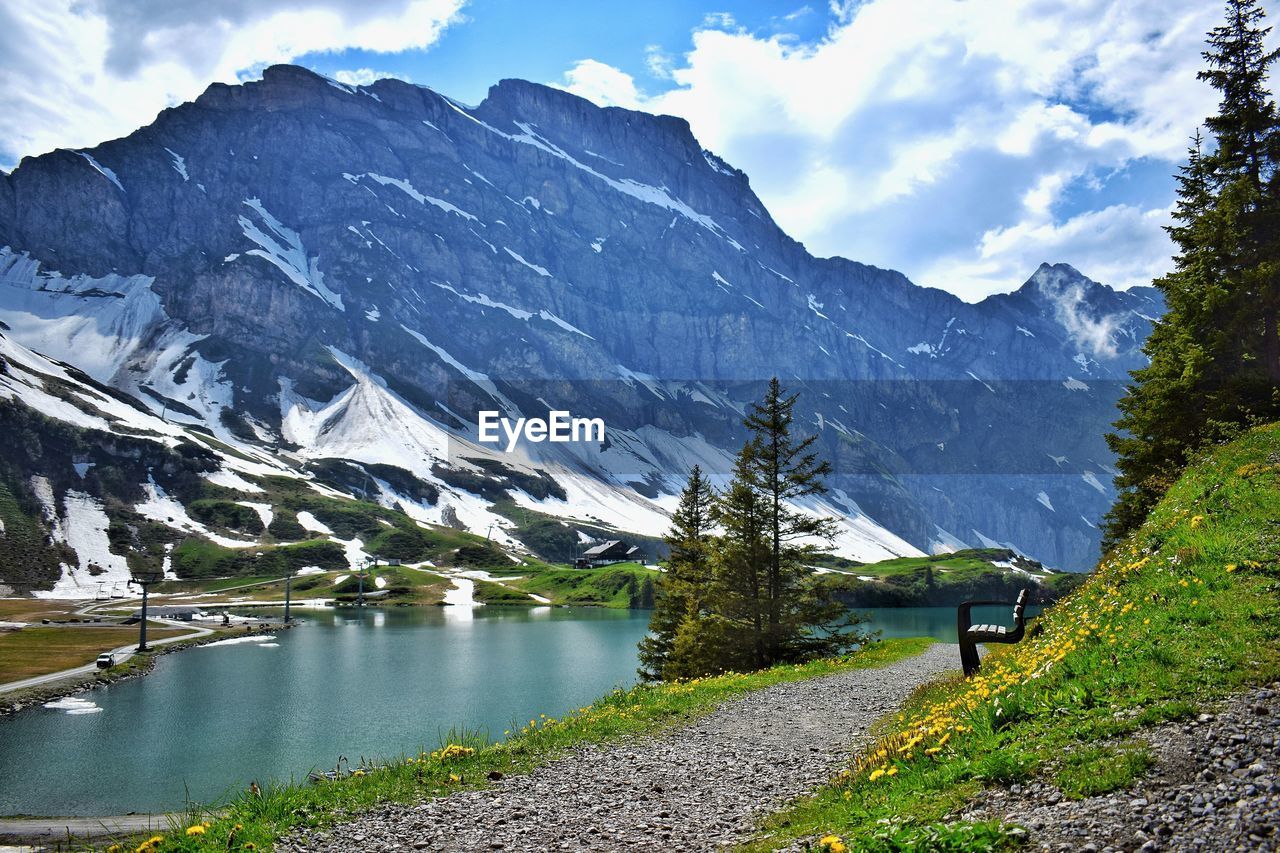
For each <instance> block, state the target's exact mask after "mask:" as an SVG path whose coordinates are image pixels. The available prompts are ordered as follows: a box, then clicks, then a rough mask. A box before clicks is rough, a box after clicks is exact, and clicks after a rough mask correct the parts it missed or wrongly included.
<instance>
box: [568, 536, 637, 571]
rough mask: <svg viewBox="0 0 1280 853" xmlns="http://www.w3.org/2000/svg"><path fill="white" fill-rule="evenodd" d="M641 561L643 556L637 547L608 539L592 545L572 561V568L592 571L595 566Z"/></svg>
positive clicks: (619, 540)
mask: <svg viewBox="0 0 1280 853" xmlns="http://www.w3.org/2000/svg"><path fill="white" fill-rule="evenodd" d="M643 559H644V554H642V553H641V551H640V548H639V546H636V545H629V544H627V543H626V542H623V541H622V540H621V539H610V540H609V541H608V542H601V543H600V544H599V545H592V546H591V547H590V548H588V549H587V550H585V551H583V552H582V556H581V557H579V558H578V559H577V560H575V561H574V566H576V567H577V568H579V569H593V568H595V567H596V566H608V565H611V564H613V563H627V562H631V561H633V560H634V561H637V562H639V561H641V560H643Z"/></svg>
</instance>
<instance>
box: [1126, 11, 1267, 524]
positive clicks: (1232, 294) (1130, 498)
mask: <svg viewBox="0 0 1280 853" xmlns="http://www.w3.org/2000/svg"><path fill="white" fill-rule="evenodd" d="M1262 20H1263V12H1262V10H1261V9H1260V8H1258V6H1257V2H1256V0H1230V2H1228V3H1227V10H1226V20H1225V22H1224V23H1223V24H1222V25H1221V26H1219V27H1216V28H1214V30H1213V31H1211V32H1210V33H1209V39H1208V46H1209V49H1208V50H1206V51H1205V53H1204V57H1205V60H1206V63H1207V68H1206V70H1204V71H1202V72H1201V73H1200V74H1199V77H1200V79H1203V80H1206V81H1208V82H1209V84H1210V85H1212V86H1213V87H1214V88H1216V89H1217V90H1218V91H1219V92H1220V93H1221V102H1220V104H1219V109H1218V112H1217V114H1216V115H1214V116H1212V117H1210V118H1209V119H1207V120H1206V122H1205V124H1206V126H1207V128H1208V129H1209V131H1210V133H1211V134H1212V137H1213V138H1212V150H1209V151H1205V150H1204V145H1203V142H1202V140H1201V138H1200V136H1199V134H1197V136H1196V138H1195V139H1194V140H1193V144H1192V147H1191V149H1190V151H1189V152H1188V159H1187V164H1186V166H1184V167H1183V168H1182V170H1181V174H1180V175H1179V177H1178V204H1177V207H1176V209H1175V211H1174V219H1175V223H1174V225H1172V226H1170V227H1169V228H1168V229H1167V230H1168V232H1169V235H1170V237H1172V239H1173V241H1174V242H1175V243H1176V244H1177V246H1178V254H1177V256H1176V258H1175V259H1174V260H1175V267H1174V270H1173V271H1172V272H1170V273H1169V274H1168V275H1166V276H1164V277H1162V278H1160V279H1157V280H1156V281H1155V282H1154V284H1155V286H1156V287H1157V288H1159V289H1160V291H1161V292H1162V293H1163V294H1164V297H1165V304H1166V313H1165V316H1164V317H1163V318H1162V319H1161V320H1160V321H1159V322H1158V323H1156V324H1155V326H1154V328H1153V329H1152V333H1151V336H1150V337H1149V338H1148V339H1147V342H1146V344H1145V346H1144V350H1145V352H1146V353H1147V355H1148V356H1149V357H1150V359H1151V362H1150V364H1149V365H1148V366H1147V367H1145V368H1142V369H1141V370H1137V371H1135V372H1134V374H1133V377H1134V382H1133V384H1132V385H1131V386H1130V388H1129V389H1128V392H1127V393H1126V395H1125V397H1124V398H1123V399H1122V400H1121V401H1120V404H1119V406H1120V411H1121V417H1120V419H1119V420H1118V421H1117V422H1116V424H1115V425H1116V427H1117V431H1116V432H1115V433H1113V434H1111V435H1108V436H1107V441H1108V443H1109V444H1110V446H1111V448H1112V450H1114V451H1115V452H1116V454H1117V457H1118V462H1117V465H1118V467H1119V469H1120V475H1119V476H1118V477H1117V478H1116V485H1117V487H1118V488H1119V489H1120V496H1119V498H1118V500H1117V502H1116V505H1115V507H1114V508H1113V509H1112V511H1111V513H1110V514H1109V515H1108V518H1107V529H1106V537H1105V542H1104V544H1106V545H1108V546H1109V545H1111V544H1114V543H1115V542H1116V541H1118V540H1119V539H1120V538H1122V537H1123V536H1124V535H1125V534H1126V533H1128V532H1129V531H1130V530H1133V529H1134V528H1136V527H1137V526H1138V525H1139V524H1141V523H1142V520H1143V519H1144V518H1145V517H1146V514H1147V513H1148V512H1149V511H1150V509H1151V507H1152V506H1154V505H1155V503H1156V501H1158V500H1159V499H1160V497H1161V496H1162V495H1163V494H1164V492H1165V491H1166V490H1167V489H1168V487H1169V486H1170V485H1171V484H1172V483H1173V481H1174V480H1175V479H1176V478H1177V476H1178V473H1179V472H1180V471H1181V470H1182V468H1183V467H1184V466H1185V465H1186V463H1187V461H1188V458H1189V456H1190V454H1192V453H1194V452H1195V451H1196V449H1197V448H1199V447H1201V446H1203V445H1205V444H1206V443H1210V442H1214V441H1219V440H1222V439H1224V438H1226V437H1229V436H1230V435H1232V434H1233V433H1234V432H1236V431H1238V430H1239V429H1240V428H1241V427H1243V426H1247V425H1248V424H1250V423H1252V422H1254V421H1256V420H1260V419H1275V418H1276V417H1277V416H1280V398H1278V397H1277V391H1278V390H1280V322H1278V321H1280V179H1278V177H1277V166H1278V165H1280V119H1278V117H1277V109H1276V105H1275V101H1274V100H1273V98H1272V97H1271V94H1270V93H1269V92H1268V90H1267V88H1266V83H1267V76H1268V71H1269V68H1270V66H1271V65H1272V64H1273V63H1274V62H1275V60H1276V58H1277V55H1278V54H1277V52H1276V51H1267V50H1266V48H1265V38H1266V35H1267V33H1268V32H1269V31H1270V28H1269V27H1264V26H1262Z"/></svg>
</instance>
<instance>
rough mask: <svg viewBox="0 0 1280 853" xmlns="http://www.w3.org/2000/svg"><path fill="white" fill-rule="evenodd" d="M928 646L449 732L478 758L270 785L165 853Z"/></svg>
mask: <svg viewBox="0 0 1280 853" xmlns="http://www.w3.org/2000/svg"><path fill="white" fill-rule="evenodd" d="M931 643H932V641H931V640H928V639H909V640H886V641H884V642H881V643H876V644H874V645H872V646H870V647H868V648H867V649H865V650H863V651H860V652H857V653H855V654H853V655H851V656H849V657H847V658H842V659H836V660H821V661H815V662H813V663H809V664H804V665H800V666H781V667H776V668H774V669H769V670H765V671H763V672H755V673H748V674H727V675H723V676H717V677H714V678H705V679H699V680H695V681H690V682H679V683H673V684H659V685H640V686H636V687H633V688H631V689H629V690H621V689H619V690H614V691H613V692H612V693H609V694H608V695H606V696H604V697H602V698H600V699H598V700H597V701H596V702H594V703H593V704H592V705H590V706H589V707H586V708H580V709H578V710H577V711H576V712H574V713H572V714H569V715H566V716H565V717H564V718H562V719H550V718H545V717H542V716H536V717H535V718H534V719H530V720H529V721H528V723H525V724H523V725H522V726H521V727H518V728H517V729H516V730H514V731H511V732H507V733H504V737H505V738H506V739H505V740H502V741H499V742H496V743H486V742H485V741H484V740H483V739H482V738H481V737H480V736H478V735H477V734H474V733H462V734H458V733H451V734H450V735H449V736H448V737H447V738H445V741H447V742H449V743H455V744H458V745H460V746H463V747H467V748H469V749H474V750H475V752H474V753H473V754H470V755H464V756H460V757H457V758H453V759H446V758H442V757H440V756H432V755H431V754H424V755H422V756H407V757H403V758H400V759H396V760H393V761H389V762H387V763H385V764H384V765H382V766H380V767H377V768H376V769H371V770H369V771H368V772H367V773H366V774H365V775H363V776H359V777H348V778H344V779H341V780H339V781H335V782H322V783H319V784H314V785H313V784H290V785H271V786H267V787H266V788H264V789H263V791H262V794H261V796H254V795H253V794H251V793H249V792H245V793H242V794H240V795H238V796H236V797H235V798H234V799H232V800H231V801H230V802H227V803H221V804H211V806H212V807H211V808H210V809H209V810H198V809H197V810H193V811H192V812H191V813H190V814H188V815H186V816H185V817H184V819H183V821H182V822H181V823H180V824H179V825H176V826H174V827H173V829H172V831H171V832H170V833H167V834H166V837H165V840H164V843H163V845H162V849H163V850H166V851H174V850H239V849H246V848H245V847H244V846H243V845H244V844H245V843H246V842H247V843H251V844H253V845H255V846H256V847H257V848H258V849H260V850H262V849H267V848H269V846H270V845H271V843H272V842H273V841H274V840H275V839H276V838H279V837H280V836H281V835H283V834H285V833H287V832H289V831H291V830H295V829H298V828H302V827H320V826H326V825H329V824H332V823H334V822H336V821H337V820H340V819H341V818H343V817H344V816H349V815H351V814H353V813H356V812H360V811H365V810H368V809H372V808H376V807H377V806H378V805H379V804H382V803H415V802H420V801H422V800H424V799H428V798H431V797H436V796H442V795H445V794H448V793H450V792H452V791H454V790H458V789H460V788H474V787H482V786H484V785H485V784H487V781H486V777H487V776H488V774H490V773H493V772H498V773H503V774H511V773H520V772H525V771H528V770H530V769H532V768H534V767H536V766H538V765H540V764H544V763H546V762H547V761H549V760H552V759H553V758H555V757H557V756H559V755H562V754H564V753H565V751H566V750H568V749H571V748H573V747H577V746H581V745H584V744H593V743H604V742H608V741H613V740H617V739H618V738H622V737H626V736H629V735H637V734H645V733H650V732H654V731H658V730H660V729H662V728H665V727H669V726H672V725H676V724H681V723H687V722H689V721H691V720H693V719H696V718H697V717H699V716H702V715H704V714H707V713H709V712H710V711H712V710H713V709H714V708H715V707H717V706H718V705H719V704H720V703H722V702H724V701H726V700H730V699H733V698H735V697H737V696H741V695H742V694H744V693H746V692H748V691H751V690H758V689H760V688H762V687H768V686H770V685H773V684H779V683H782V682H787V681H797V680H800V679H804V678H814V677H820V676H824V675H832V674H835V673H838V672H845V671H848V670H851V669H864V668H869V667H879V666H887V665H889V664H891V663H893V662H895V661H898V660H901V659H902V658H904V657H908V656H911V655H916V654H919V653H920V652H922V651H924V650H925V649H926V648H928V646H929V645H930V644H931ZM443 745H445V744H441V746H443ZM204 821H208V822H209V826H208V828H207V829H206V831H205V832H204V833H203V834H201V835H197V836H187V835H186V834H185V829H186V827H188V826H191V825H195V824H198V823H201V822H204ZM236 826H239V827H240V828H239V829H235V827H236ZM132 843H134V844H136V843H137V840H136V839H135V840H133V842H132ZM130 849H131V848H130Z"/></svg>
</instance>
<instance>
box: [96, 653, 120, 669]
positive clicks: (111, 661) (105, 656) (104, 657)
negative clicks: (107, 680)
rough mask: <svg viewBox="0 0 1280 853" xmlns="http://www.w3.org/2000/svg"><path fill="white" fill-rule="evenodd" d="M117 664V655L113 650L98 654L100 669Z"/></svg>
mask: <svg viewBox="0 0 1280 853" xmlns="http://www.w3.org/2000/svg"><path fill="white" fill-rule="evenodd" d="M115 665H116V656H115V655H114V654H112V653H111V652H103V653H102V654H100V655H98V669H110V668H111V667H113V666H115Z"/></svg>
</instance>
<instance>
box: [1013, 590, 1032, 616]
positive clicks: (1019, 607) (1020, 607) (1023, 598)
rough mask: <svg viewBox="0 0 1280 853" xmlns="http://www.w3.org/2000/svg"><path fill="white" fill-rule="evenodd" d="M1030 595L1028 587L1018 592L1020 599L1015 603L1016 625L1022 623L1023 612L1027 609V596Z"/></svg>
mask: <svg viewBox="0 0 1280 853" xmlns="http://www.w3.org/2000/svg"><path fill="white" fill-rule="evenodd" d="M1029 595H1030V593H1029V591H1028V590H1026V589H1024V590H1022V592H1020V593H1018V601H1017V603H1016V604H1014V605H1013V622H1014V624H1015V625H1020V624H1021V623H1022V614H1023V613H1024V612H1025V611H1026V609H1027V598H1028V596H1029Z"/></svg>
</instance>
